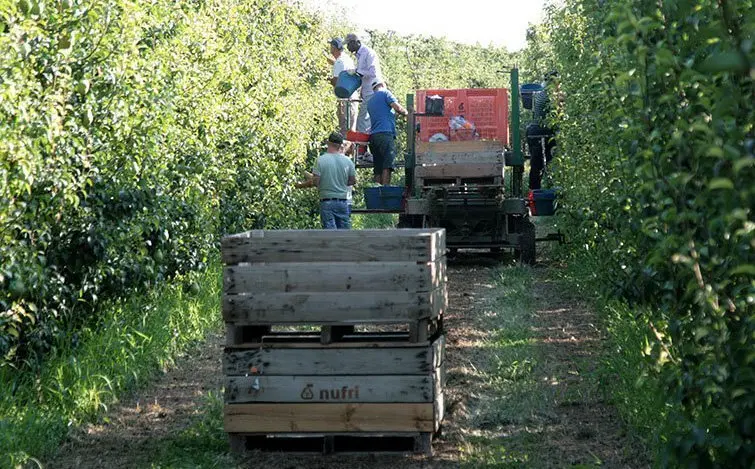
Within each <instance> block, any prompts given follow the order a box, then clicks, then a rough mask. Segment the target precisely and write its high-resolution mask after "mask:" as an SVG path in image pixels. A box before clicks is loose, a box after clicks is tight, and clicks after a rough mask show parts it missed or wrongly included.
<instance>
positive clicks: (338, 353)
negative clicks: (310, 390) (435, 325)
mask: <svg viewBox="0 0 755 469" xmlns="http://www.w3.org/2000/svg"><path fill="white" fill-rule="evenodd" d="M348 345H349V344H332V345H328V346H327V347H324V346H318V345H313V346H309V347H307V348H282V347H277V346H276V347H271V348H257V349H253V350H247V349H237V348H226V350H225V353H224V354H223V374H225V375H227V376H234V375H245V374H248V373H254V372H256V373H262V374H264V375H267V376H275V375H278V376H293V375H344V376H345V375H362V374H365V372H369V373H371V374H376V375H381V374H385V375H387V374H393V375H413V374H414V375H416V374H423V373H428V372H430V371H432V370H433V369H434V368H437V367H439V366H440V365H441V364H442V363H443V360H444V359H445V337H444V336H442V335H441V336H440V337H438V339H436V340H435V341H434V342H433V343H432V344H430V345H427V344H424V345H423V346H422V347H417V346H408V347H407V346H395V345H390V344H389V346H387V347H380V348H378V347H371V348H361V347H360V348H355V347H350V346H348Z"/></svg>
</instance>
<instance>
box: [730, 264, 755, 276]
mask: <svg viewBox="0 0 755 469" xmlns="http://www.w3.org/2000/svg"><path fill="white" fill-rule="evenodd" d="M735 275H752V276H755V265H753V264H744V265H738V266H737V267H734V268H733V269H731V270H730V271H729V276H731V277H733V276H735Z"/></svg>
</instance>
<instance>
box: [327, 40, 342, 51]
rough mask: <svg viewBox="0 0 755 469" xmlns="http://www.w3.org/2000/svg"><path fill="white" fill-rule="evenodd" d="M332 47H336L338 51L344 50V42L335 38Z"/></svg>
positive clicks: (331, 43) (331, 42)
mask: <svg viewBox="0 0 755 469" xmlns="http://www.w3.org/2000/svg"><path fill="white" fill-rule="evenodd" d="M330 45H331V46H333V47H335V48H336V49H338V50H343V41H342V40H341V38H340V37H334V38H333V39H331V40H330Z"/></svg>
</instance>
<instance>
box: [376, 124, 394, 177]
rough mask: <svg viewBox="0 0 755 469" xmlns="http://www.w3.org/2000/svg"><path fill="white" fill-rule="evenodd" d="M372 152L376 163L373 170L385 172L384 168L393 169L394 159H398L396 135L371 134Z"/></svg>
mask: <svg viewBox="0 0 755 469" xmlns="http://www.w3.org/2000/svg"><path fill="white" fill-rule="evenodd" d="M370 153H372V161H373V164H374V165H375V166H374V168H373V169H372V172H373V173H375V174H383V170H384V169H389V170H391V171H393V160H395V159H396V136H395V135H393V134H389V133H379V134H372V135H370Z"/></svg>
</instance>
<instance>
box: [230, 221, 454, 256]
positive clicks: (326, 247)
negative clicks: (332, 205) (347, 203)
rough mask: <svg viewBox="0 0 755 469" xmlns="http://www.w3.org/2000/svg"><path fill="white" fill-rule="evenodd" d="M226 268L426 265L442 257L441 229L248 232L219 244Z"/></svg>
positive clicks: (443, 233)
mask: <svg viewBox="0 0 755 469" xmlns="http://www.w3.org/2000/svg"><path fill="white" fill-rule="evenodd" d="M221 247H222V249H221V254H222V260H223V262H224V263H225V264H238V263H241V262H334V263H337V262H393V261H404V262H407V261H408V262H431V261H435V260H437V259H440V258H441V257H443V256H444V255H445V252H446V245H445V231H444V230H443V229H429V230H420V229H401V230H253V231H250V232H246V233H239V234H236V235H232V236H226V237H224V238H223V239H222V241H221Z"/></svg>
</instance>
